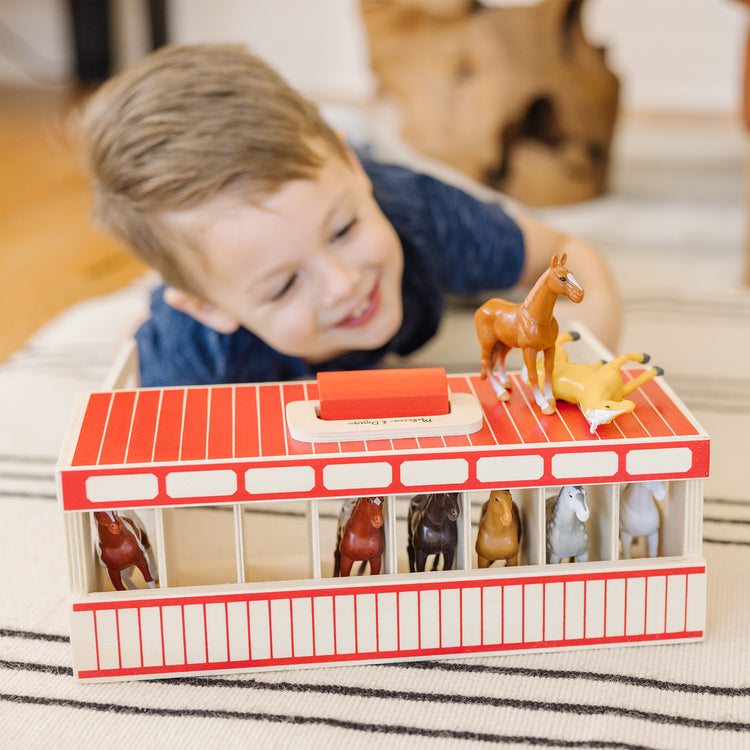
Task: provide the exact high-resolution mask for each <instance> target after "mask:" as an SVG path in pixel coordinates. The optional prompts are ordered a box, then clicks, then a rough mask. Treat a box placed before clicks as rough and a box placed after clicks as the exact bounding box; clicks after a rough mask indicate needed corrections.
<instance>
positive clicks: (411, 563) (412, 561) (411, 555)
mask: <svg viewBox="0 0 750 750" xmlns="http://www.w3.org/2000/svg"><path fill="white" fill-rule="evenodd" d="M406 554H407V555H408V556H409V572H410V573H416V572H417V564H416V560H415V554H414V544H413V542H411V541H409V544H408V545H407V546H406Z"/></svg>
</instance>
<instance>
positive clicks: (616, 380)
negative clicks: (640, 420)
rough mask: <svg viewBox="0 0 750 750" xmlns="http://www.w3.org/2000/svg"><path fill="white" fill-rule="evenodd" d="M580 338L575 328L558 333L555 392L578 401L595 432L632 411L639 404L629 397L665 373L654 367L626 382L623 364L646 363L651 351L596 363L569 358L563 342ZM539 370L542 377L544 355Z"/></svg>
mask: <svg viewBox="0 0 750 750" xmlns="http://www.w3.org/2000/svg"><path fill="white" fill-rule="evenodd" d="M579 338H580V335H579V334H578V333H576V332H574V331H571V332H570V333H564V334H562V335H560V336H558V337H557V341H556V342H555V367H554V370H553V371H552V392H553V393H554V395H555V398H559V399H562V400H563V401H568V402H570V403H571V404H578V406H579V407H580V408H581V411H582V412H583V416H584V417H586V421H587V422H588V423H589V425H591V432H592V433H594V432H596V429H597V427H599V425H602V424H609V423H610V422H612V420H614V419H616V418H617V417H619V416H620V415H621V414H629V413H630V412H632V411H633V409H635V404H634V403H633V402H632V401H627V400H626V399H625V397H626V396H628V395H629V394H630V393H632V392H633V391H634V390H635V389H636V388H638V387H639V386H641V385H643V384H644V383H645V382H646V381H647V380H650V379H651V378H653V377H656V376H657V375H663V374H664V370H662V369H661V367H652V368H651V369H650V370H646V371H644V372H642V373H641V374H640V375H639V376H638V377H636V378H633V379H632V380H629V381H628V382H627V383H623V382H622V378H621V377H620V368H621V367H622V366H623V365H624V364H625V363H626V362H640V363H641V364H645V363H646V362H648V361H649V359H650V357H649V356H648V354H640V353H630V354H621V355H620V356H619V357H615V359H613V360H611V361H609V362H604V361H600V362H597V363H595V364H593V365H584V364H580V363H577V362H569V361H568V353H567V352H566V351H565V349H564V348H563V344H566V343H567V342H568V341H577V340H578V339H579ZM537 372H539V374H540V377H541V374H542V373H543V372H544V362H543V361H542V360H541V359H540V361H539V362H537Z"/></svg>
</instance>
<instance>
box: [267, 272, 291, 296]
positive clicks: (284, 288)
mask: <svg viewBox="0 0 750 750" xmlns="http://www.w3.org/2000/svg"><path fill="white" fill-rule="evenodd" d="M296 281H297V274H296V273H295V274H292V275H291V276H290V277H289V279H288V280H287V282H286V283H285V284H284V286H282V287H281V289H279V291H278V292H275V293H274V295H273V296H272V297H271V302H276V300H279V299H281V298H282V297H283V296H284V295H285V294H286V293H287V292H288V291H289V290H290V289H291V288H292V287H293V286H294V284H295V282H296Z"/></svg>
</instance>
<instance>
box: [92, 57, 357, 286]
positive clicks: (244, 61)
mask: <svg viewBox="0 0 750 750" xmlns="http://www.w3.org/2000/svg"><path fill="white" fill-rule="evenodd" d="M78 125H79V136H80V140H81V145H82V150H83V156H84V160H85V162H86V166H87V168H88V171H89V173H90V176H91V179H92V188H93V194H94V208H93V214H94V220H95V222H96V223H97V224H98V225H99V226H101V227H102V228H104V229H105V230H107V231H108V232H110V233H111V234H113V235H114V236H116V237H117V238H118V239H120V240H121V241H123V242H124V243H125V244H126V245H128V246H129V247H130V248H131V250H132V251H133V252H134V253H135V254H136V255H137V256H138V257H139V258H140V259H141V260H143V261H144V262H146V263H147V264H148V265H150V266H152V267H154V268H156V269H157V270H158V271H159V272H160V273H161V275H162V277H163V278H164V280H165V281H166V282H167V283H168V284H170V285H172V286H175V287H177V288H180V289H182V290H184V291H187V292H190V293H193V294H196V295H198V296H204V295H202V284H201V281H200V279H198V278H196V276H197V275H199V274H196V273H195V272H194V271H193V272H191V271H190V268H194V267H195V264H194V263H188V262H186V258H185V256H184V253H185V252H189V253H193V254H194V253H196V247H195V246H194V245H193V244H192V243H191V242H190V239H189V238H186V237H180V236H178V234H177V233H176V232H175V231H174V230H173V229H171V228H170V227H169V226H168V225H167V223H166V222H165V221H164V220H163V217H164V214H165V213H166V212H169V211H175V210H180V209H189V208H194V207H195V206H197V205H199V204H201V203H203V202H204V201H206V200H209V199H210V198H212V197H214V196H215V195H216V194H217V193H219V192H220V191H222V190H225V189H227V190H232V191H233V192H236V193H238V194H240V195H242V196H243V197H245V198H247V199H248V200H249V201H252V200H254V199H257V198H259V197H262V196H264V195H269V194H272V193H274V192H275V191H276V190H278V189H279V188H281V187H282V186H283V185H284V184H285V183H287V182H289V181H290V180H296V179H306V178H311V177H313V176H314V175H315V173H316V170H317V169H318V168H319V167H320V166H321V164H322V162H323V159H324V155H323V154H322V153H321V148H320V144H321V142H322V143H323V144H324V145H325V146H326V148H325V149H324V151H330V150H332V151H333V153H337V154H339V155H340V156H341V157H342V158H345V154H346V151H345V148H344V146H343V144H342V143H341V141H340V139H339V137H338V136H337V135H336V134H335V133H334V132H333V131H332V130H331V128H329V127H328V125H327V124H326V123H325V122H324V121H323V119H322V118H321V116H320V115H319V113H318V111H317V109H316V108H315V106H314V105H313V104H312V103H311V102H309V101H307V100H306V99H304V98H303V97H302V96H300V95H299V94H298V93H297V92H296V91H294V89H292V88H291V87H290V86H289V85H288V84H287V83H286V82H285V81H284V80H283V79H282V78H281V77H280V76H279V75H278V74H277V73H276V72H275V71H274V70H273V69H272V68H270V67H269V66H268V65H266V64H265V63H264V62H262V61H261V60H259V59H258V58H257V57H255V56H254V55H252V54H250V53H249V52H248V51H247V50H245V49H244V48H242V47H239V46H228V45H208V44H205V45H182V46H178V45H174V46H167V47H164V48H162V49H160V50H158V51H156V52H154V53H153V54H151V55H149V56H148V57H146V58H144V59H143V60H141V61H140V62H139V63H137V64H136V65H134V66H133V67H131V68H129V69H128V70H126V71H124V72H123V73H121V74H119V75H117V76H115V77H114V78H113V79H111V80H110V81H108V82H107V83H105V84H104V85H103V86H102V87H101V88H100V89H99V90H98V91H97V92H96V93H95V94H94V95H93V96H92V98H91V99H90V100H89V101H88V102H87V103H86V105H85V107H84V108H83V109H82V111H81V112H80V116H79V119H78ZM198 255H199V261H200V254H198Z"/></svg>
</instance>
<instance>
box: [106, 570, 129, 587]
mask: <svg viewBox="0 0 750 750" xmlns="http://www.w3.org/2000/svg"><path fill="white" fill-rule="evenodd" d="M107 573H109V580H110V581H112V585H113V586H114V587H115V589H116V590H117V591H125V586H124V585H123V583H122V577H121V576H120V571H119V570H115V569H114V568H107Z"/></svg>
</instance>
